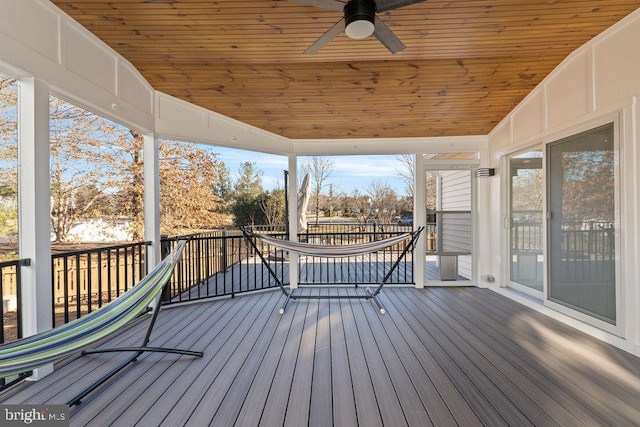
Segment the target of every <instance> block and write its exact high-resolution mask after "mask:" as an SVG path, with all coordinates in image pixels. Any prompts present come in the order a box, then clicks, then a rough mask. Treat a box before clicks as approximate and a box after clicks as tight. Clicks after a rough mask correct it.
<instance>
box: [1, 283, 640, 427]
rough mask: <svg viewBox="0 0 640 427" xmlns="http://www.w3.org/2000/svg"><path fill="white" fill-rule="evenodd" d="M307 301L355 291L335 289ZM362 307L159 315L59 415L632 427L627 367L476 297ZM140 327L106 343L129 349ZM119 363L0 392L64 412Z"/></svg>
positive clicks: (413, 295) (397, 297) (317, 305)
mask: <svg viewBox="0 0 640 427" xmlns="http://www.w3.org/2000/svg"><path fill="white" fill-rule="evenodd" d="M305 291H306V292H316V293H317V292H333V293H336V292H342V293H347V292H354V291H353V290H346V289H331V290H329V289H321V290H317V289H316V290H305ZM382 301H383V302H384V304H385V305H386V308H387V314H386V315H384V316H383V315H380V314H379V312H378V311H377V310H376V307H375V305H374V304H373V303H372V302H370V301H362V300H346V299H345V300H320V301H318V300H298V301H292V302H290V303H289V306H288V308H287V311H286V313H285V314H284V315H282V316H280V315H278V314H277V311H278V309H279V307H280V304H281V303H282V302H283V297H282V295H281V293H280V292H274V291H267V292H263V293H259V294H247V295H243V296H238V297H236V298H234V299H225V300H219V301H209V302H203V303H199V304H191V305H184V306H181V307H174V308H170V309H166V310H163V311H162V312H161V315H160V317H159V319H158V324H157V326H156V330H155V332H154V335H153V339H152V342H151V343H150V345H155V346H160V345H162V346H173V347H176V346H177V347H181V348H187V349H192V350H202V351H204V352H205V355H204V357H203V358H202V359H193V358H189V357H178V356H175V355H162V354H147V355H144V356H142V357H141V358H140V359H139V361H138V362H136V363H135V364H133V365H131V366H130V367H129V368H128V369H127V370H125V371H124V372H122V373H121V374H119V375H118V376H117V377H116V378H115V379H113V380H111V381H110V382H109V383H108V384H107V385H106V386H102V387H101V388H100V389H98V390H97V391H95V392H94V393H92V394H91V395H89V396H88V397H87V398H85V400H84V401H83V403H82V404H81V405H80V406H77V407H74V408H72V409H71V425H96V426H104V425H117V426H132V425H140V426H157V425H166V426H171V427H173V426H177V425H191V426H204V425H212V426H232V425H237V426H258V425H263V426H282V425H286V426H303V425H312V426H320V425H327V426H329V425H337V426H357V425H359V426H367V427H369V426H382V425H386V426H404V425H411V426H429V425H436V426H455V425H459V426H479V425H487V426H507V425H509V426H526V425H539V426H552V425H560V426H563V427H566V426H574V425H588V426H594V425H607V426H631V425H638V424H640V359H638V358H636V357H633V356H631V355H629V354H628V353H624V352H622V351H620V350H618V349H616V348H614V347H611V346H608V345H606V344H603V343H602V342H600V341H597V340H595V339H593V338H591V337H589V336H586V335H584V334H582V333H580V332H577V331H575V330H573V329H572V328H569V327H567V326H565V325H563V324H560V323H558V322H556V321H554V320H552V319H549V318H547V317H545V316H543V315H541V314H539V313H537V312H534V311H532V310H530V309H528V308H525V307H523V306H521V305H519V304H517V303H515V302H512V301H511V300H508V299H506V298H504V297H502V296H500V295H497V294H496V293H493V292H491V291H489V290H482V289H477V288H429V289H426V290H422V291H421V290H416V289H412V288H385V290H384V291H383V292H382ZM144 326H145V325H144V324H139V325H135V326H134V327H131V328H129V329H128V330H126V331H124V332H123V333H120V334H119V335H118V336H116V337H114V338H113V339H112V340H111V344H113V345H117V344H136V343H137V342H138V341H139V340H141V338H142V335H143V332H142V330H143V328H144ZM123 357H124V356H123V355H121V354H103V355H91V356H84V357H82V358H80V359H77V360H75V361H73V362H71V363H68V364H66V365H64V366H62V367H60V368H59V369H58V370H56V372H54V373H53V374H52V375H50V376H48V377H46V378H45V379H43V380H41V381H39V382H37V383H31V384H27V385H24V386H20V387H18V388H17V389H15V390H10V391H8V392H5V394H4V395H0V401H1V403H4V404H9V403H29V404H54V403H62V402H65V401H67V400H68V399H70V398H71V397H72V395H74V394H75V393H76V392H78V391H79V390H80V389H81V388H82V387H83V386H85V385H87V384H88V383H89V382H90V381H91V380H92V379H93V378H95V377H96V376H98V375H99V374H101V373H103V372H105V371H107V370H108V369H109V368H111V367H112V366H114V365H115V364H117V362H118V361H120V360H122V359H123Z"/></svg>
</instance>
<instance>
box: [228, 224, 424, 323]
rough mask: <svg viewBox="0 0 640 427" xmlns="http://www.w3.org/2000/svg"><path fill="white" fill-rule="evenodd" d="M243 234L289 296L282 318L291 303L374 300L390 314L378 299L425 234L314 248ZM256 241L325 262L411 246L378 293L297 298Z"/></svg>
mask: <svg viewBox="0 0 640 427" xmlns="http://www.w3.org/2000/svg"><path fill="white" fill-rule="evenodd" d="M240 229H241V230H242V233H243V234H244V236H245V238H246V239H247V241H249V243H250V245H251V247H253V249H254V250H255V251H256V254H258V256H259V257H260V260H261V261H262V264H264V266H265V267H266V268H267V271H268V272H269V275H270V276H271V277H272V278H273V280H275V282H276V284H277V285H278V287H279V288H280V290H281V291H282V293H283V294H284V295H285V296H286V299H285V301H284V304H283V305H282V308H280V314H284V311H285V309H286V307H287V304H288V303H289V300H291V299H372V300H373V301H374V302H375V303H376V305H377V306H378V309H379V310H380V313H381V314H385V313H386V312H387V311H386V309H385V308H384V306H383V305H382V303H381V302H380V300H379V299H378V294H379V293H380V291H382V288H383V287H384V285H385V284H386V283H387V281H388V280H389V279H390V278H391V275H392V274H393V272H394V271H395V270H396V269H397V268H398V265H400V262H401V261H402V260H403V259H404V257H405V256H406V254H407V253H408V252H409V251H410V250H412V249H413V247H414V246H415V244H416V241H417V240H418V238H419V237H420V233H421V232H422V230H424V227H419V228H418V229H416V230H414V231H412V232H407V233H402V234H400V235H398V236H393V237H389V238H387V239H383V240H378V241H375V242H367V243H358V244H351V245H315V244H309V243H300V242H292V241H290V240H282V239H276V238H274V237H271V236H265V235H260V234H256V233H254V232H252V231H251V230H249V229H247V228H245V227H240ZM256 239H260V240H261V241H263V242H264V243H266V244H268V245H271V246H274V247H276V248H278V249H282V250H284V251H289V252H293V253H297V254H300V255H308V256H316V257H326V258H342V257H349V256H357V255H365V254H370V253H373V252H377V251H379V250H382V249H385V248H388V247H389V246H393V245H396V244H398V243H401V242H403V241H405V240H407V239H410V241H409V243H408V244H407V245H406V246H405V247H404V249H403V250H402V252H401V253H400V255H399V256H398V258H397V259H396V261H395V262H394V263H393V265H392V266H391V269H389V271H388V272H387V274H385V276H384V278H383V279H382V281H381V282H380V283H379V284H378V286H377V287H376V288H375V290H373V291H372V290H371V289H369V288H368V287H367V288H366V289H365V294H364V295H297V294H294V293H293V292H294V291H293V290H290V291H288V290H287V289H286V288H285V285H284V284H283V283H282V281H281V280H280V279H279V278H278V276H277V275H276V274H275V272H274V271H273V269H272V268H271V265H270V264H269V262H268V261H267V259H266V257H265V256H264V255H263V254H262V251H261V250H260V249H259V248H258V245H257V244H256Z"/></svg>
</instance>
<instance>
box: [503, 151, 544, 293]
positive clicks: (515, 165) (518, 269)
mask: <svg viewBox="0 0 640 427" xmlns="http://www.w3.org/2000/svg"><path fill="white" fill-rule="evenodd" d="M509 173H510V180H509V202H510V203H509V212H510V215H509V223H510V233H509V240H510V245H509V248H510V270H509V275H510V281H511V285H512V286H513V287H515V288H518V289H519V290H521V291H524V292H527V293H531V292H533V293H534V294H536V295H539V296H540V297H542V289H543V282H544V268H543V266H544V263H543V262H544V258H543V250H542V249H543V232H542V230H543V227H542V226H543V218H544V215H543V214H544V212H543V201H544V196H543V195H544V175H543V170H542V150H531V151H528V152H526V153H522V154H518V155H515V156H511V157H510V158H509Z"/></svg>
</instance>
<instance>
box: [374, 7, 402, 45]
mask: <svg viewBox="0 0 640 427" xmlns="http://www.w3.org/2000/svg"><path fill="white" fill-rule="evenodd" d="M375 25H376V27H375V30H374V31H373V35H374V36H376V38H377V39H378V40H380V43H382V44H383V45H384V46H385V47H386V48H387V49H389V51H390V52H391V53H398V52H400V51H401V50H402V49H404V48H405V46H404V44H403V43H402V42H401V41H400V39H399V38H398V37H396V35H395V34H393V32H392V31H391V30H390V29H389V27H387V26H386V25H385V23H384V22H382V21H381V20H380V18H378V17H377V16H376V24H375Z"/></svg>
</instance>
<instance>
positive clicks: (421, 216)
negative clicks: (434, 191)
mask: <svg viewBox="0 0 640 427" xmlns="http://www.w3.org/2000/svg"><path fill="white" fill-rule="evenodd" d="M413 161H414V165H415V166H414V168H413V173H414V174H415V175H414V177H413V226H414V228H418V227H426V225H427V201H426V198H425V193H426V191H427V184H426V179H425V169H424V162H423V161H422V155H421V154H420V153H416V154H415V155H414V158H413ZM426 231H427V230H426V229H425V231H424V232H423V233H422V236H420V238H419V239H418V242H417V243H416V247H415V249H414V250H413V280H414V281H415V283H416V288H418V289H422V288H424V286H425V279H424V277H425V272H424V263H425V257H426V256H427V243H426V242H427V233H426Z"/></svg>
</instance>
